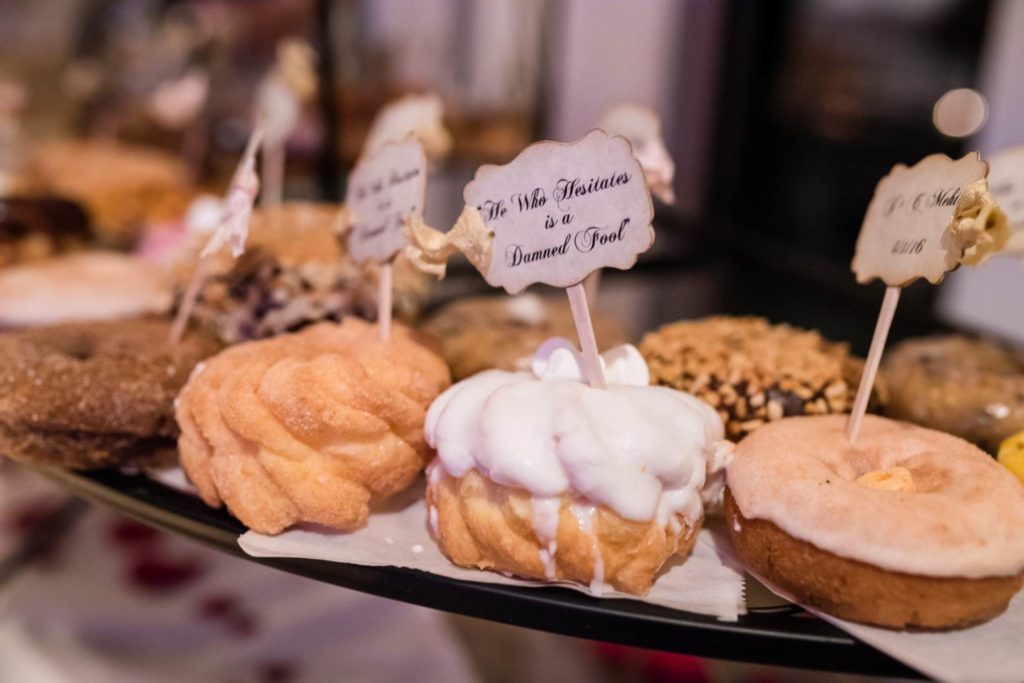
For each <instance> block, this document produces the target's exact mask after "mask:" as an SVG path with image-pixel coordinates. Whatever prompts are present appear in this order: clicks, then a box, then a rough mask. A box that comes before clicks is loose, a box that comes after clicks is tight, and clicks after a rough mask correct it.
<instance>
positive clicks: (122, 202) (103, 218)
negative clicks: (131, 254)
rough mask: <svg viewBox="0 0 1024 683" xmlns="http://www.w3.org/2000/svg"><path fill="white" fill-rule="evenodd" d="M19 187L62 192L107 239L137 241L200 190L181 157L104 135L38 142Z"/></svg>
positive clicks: (27, 190)
mask: <svg viewBox="0 0 1024 683" xmlns="http://www.w3.org/2000/svg"><path fill="white" fill-rule="evenodd" d="M16 183H17V185H18V187H19V188H20V189H21V190H22V191H23V192H24V193H25V194H27V195H31V196H38V195H58V196H61V197H66V198H68V199H71V200H74V201H76V202H78V203H79V204H81V205H82V206H84V207H85V208H86V210H87V211H88V212H89V214H90V216H91V218H92V223H93V227H94V228H95V230H96V233H97V236H98V238H99V240H100V241H101V243H103V244H106V245H108V246H112V247H124V246H130V245H132V244H134V243H135V241H136V240H137V239H138V237H139V235H140V234H141V233H142V231H143V229H144V227H145V226H146V224H147V223H152V222H159V221H162V220H170V219H176V218H180V217H181V216H182V215H184V213H185V210H186V209H187V208H188V204H189V202H190V201H191V199H192V197H193V195H194V194H195V188H194V186H193V184H192V178H191V173H190V171H189V169H188V167H187V166H186V165H185V163H184V162H182V161H181V160H179V159H176V158H174V157H173V156H171V155H169V154H165V153H164V152H161V151H159V150H156V149H151V148H147V147H143V146H137V145H127V144H124V143H114V142H107V141H101V140H90V141H82V140H57V141H50V142H46V143H43V144H40V145H37V146H36V147H35V148H34V149H33V151H32V154H31V155H30V158H29V159H28V163H27V166H26V168H25V170H24V171H23V172H22V174H21V176H20V177H19V178H17V179H16Z"/></svg>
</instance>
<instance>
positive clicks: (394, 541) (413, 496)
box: [238, 484, 746, 621]
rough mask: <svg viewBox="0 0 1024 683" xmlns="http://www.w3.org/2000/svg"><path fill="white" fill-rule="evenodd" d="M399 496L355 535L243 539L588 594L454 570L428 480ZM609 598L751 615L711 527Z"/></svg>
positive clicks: (302, 532) (296, 551) (247, 544)
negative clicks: (426, 496) (633, 589)
mask: <svg viewBox="0 0 1024 683" xmlns="http://www.w3.org/2000/svg"><path fill="white" fill-rule="evenodd" d="M400 498H401V500H399V501H396V502H394V503H393V504H391V505H389V506H388V507H387V508H386V509H381V510H376V511H374V513H373V514H371V515H370V519H369V522H368V523H367V525H366V526H365V527H364V528H362V529H360V530H358V531H356V532H353V533H347V534H346V533H340V532H333V531H330V530H324V529H316V528H311V527H301V528H295V529H291V530H289V531H286V532H284V533H282V534H280V535H278V536H266V535H263V534H257V533H254V532H252V531H249V532H247V533H245V534H243V535H242V536H241V537H240V538H239V539H238V545H239V546H241V548H242V550H244V551H245V552H246V553H247V554H249V555H251V556H253V557H301V558H306V559H315V560H325V561H327V562H344V563H348V564H358V565H364V566H369V567H404V568H408V569H419V570H421V571H425V572H430V573H432V574H438V575H440V576H446V577H448V578H451V579H459V580H462V581H476V582H479V583H497V584H503V585H506V586H525V587H544V586H551V585H557V586H561V587H566V588H572V589H575V590H578V591H580V592H583V593H586V594H588V595H589V594H590V591H589V589H588V588H587V587H585V586H580V585H577V584H573V583H568V582H558V583H555V584H551V583H545V582H541V581H528V580H522V579H516V578H511V577H507V576H504V575H502V574H498V573H495V572H488V571H478V570H475V569H463V568H461V567H456V566H455V565H453V564H452V563H451V562H449V561H448V559H447V558H446V557H445V556H444V555H442V554H441V551H440V550H439V549H438V547H437V544H436V543H435V542H434V540H433V539H432V538H431V537H430V533H429V532H428V530H427V521H426V520H427V512H426V506H425V503H424V501H423V489H422V484H420V485H417V486H415V487H413V488H412V489H411V490H410V491H407V492H406V494H404V495H402V496H400ZM601 597H603V598H627V599H631V600H640V601H642V602H646V603H649V604H653V605H660V606H662V607H668V608H671V609H678V610H684V611H687V612H695V613H697V614H706V615H710V616H714V617H717V618H718V619H721V620H723V621H736V620H737V618H738V617H739V615H740V614H744V613H745V612H746V601H745V599H744V594H743V576H742V573H741V572H739V571H737V570H736V569H734V568H733V567H732V566H729V565H727V564H726V563H724V562H723V561H722V558H721V556H720V555H719V553H718V552H717V550H716V543H715V540H714V537H713V535H712V534H711V532H709V531H707V530H702V531H701V532H700V536H699V538H698V540H697V544H696V546H695V547H694V550H693V553H692V554H691V555H690V557H689V558H687V559H686V561H685V562H683V561H681V558H676V559H674V560H670V562H669V564H668V569H667V570H666V571H664V572H663V573H662V574H661V576H660V577H659V578H658V579H657V581H656V582H655V584H654V586H653V587H652V588H651V591H650V592H649V593H648V594H647V595H646V596H643V597H638V596H635V595H630V594H627V593H620V592H618V591H615V590H612V589H611V588H610V587H609V588H608V589H607V590H606V592H605V593H604V594H603V595H602V596H601Z"/></svg>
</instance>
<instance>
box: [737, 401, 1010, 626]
mask: <svg viewBox="0 0 1024 683" xmlns="http://www.w3.org/2000/svg"><path fill="white" fill-rule="evenodd" d="M845 427H846V418H845V417H844V416H838V415H835V416H821V417H817V416H815V417H795V418H788V419H785V420H781V421H779V422H775V423H772V424H769V425H766V426H765V427H763V428H761V429H759V430H758V431H756V432H754V433H753V434H751V435H750V436H748V437H747V438H746V439H744V440H743V441H742V442H741V443H740V444H739V445H738V446H737V448H736V452H735V457H734V459H733V462H732V463H731V464H730V466H729V468H728V472H727V486H728V488H727V492H728V493H727V497H726V513H727V515H728V518H729V527H730V533H731V535H732V539H733V543H734V545H735V547H736V550H737V552H738V554H739V556H740V558H741V559H742V560H743V561H744V562H745V563H746V564H747V565H748V566H749V567H750V568H751V569H752V571H753V572H754V573H756V574H758V575H760V576H761V577H763V578H765V579H766V580H767V581H768V582H769V583H771V584H773V585H775V586H777V587H779V588H781V589H783V590H785V591H787V592H789V593H790V594H792V595H793V596H794V597H795V598H796V599H797V600H798V601H799V602H802V603H804V604H808V605H811V606H814V607H817V608H819V609H821V610H823V611H825V612H828V613H829V614H833V615H835V616H838V617H841V618H843V619H849V620H852V621H859V622H864V623H870V624H877V625H881V626H888V627H892V628H908V627H917V628H956V627H962V626H966V625H969V624H972V623H977V622H980V621H984V620H987V619H990V618H992V617H994V616H996V615H998V614H999V613H1001V612H1002V611H1003V610H1004V609H1005V608H1006V605H1007V603H1008V602H1009V600H1010V598H1011V597H1012V596H1013V595H1014V594H1015V593H1016V592H1017V591H1018V590H1019V589H1020V587H1021V582H1022V580H1024V573H1022V572H1024V534H1021V529H1022V528H1024V487H1022V486H1021V485H1020V484H1019V483H1018V482H1017V481H1016V480H1015V479H1014V478H1013V477H1012V476H1011V475H1010V474H1009V473H1007V472H1006V471H1005V470H1004V469H1003V468H1002V467H1000V466H999V465H998V464H996V463H995V462H994V461H993V460H992V459H991V458H989V457H988V456H987V455H985V453H984V452H982V451H981V450H979V449H978V448H976V447H975V446H972V445H971V444H969V443H967V442H966V441H963V440H961V439H958V438H956V437H954V436H950V435H948V434H943V433H941V432H936V431H933V430H930V429H924V428H922V427H917V426H914V425H910V424H907V423H904V422H896V421H894V420H889V419H886V418H881V417H875V416H871V415H868V416H866V417H865V418H864V423H863V428H862V430H861V434H860V436H859V438H858V440H857V442H856V443H855V444H851V443H850V442H849V441H848V440H847V438H846V434H845Z"/></svg>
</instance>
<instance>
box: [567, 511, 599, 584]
mask: <svg viewBox="0 0 1024 683" xmlns="http://www.w3.org/2000/svg"><path fill="white" fill-rule="evenodd" d="M572 514H573V516H575V517H576V523H577V524H579V527H580V531H582V532H583V533H584V534H586V535H587V536H589V537H590V547H591V552H592V553H593V556H594V578H593V579H592V580H591V581H590V592H591V593H593V594H594V595H596V596H598V597H600V596H601V595H604V590H605V586H604V558H603V557H602V556H601V544H600V543H598V541H597V533H596V532H595V531H594V517H596V516H597V508H596V507H594V506H593V505H588V506H581V505H575V504H574V505H573V506H572Z"/></svg>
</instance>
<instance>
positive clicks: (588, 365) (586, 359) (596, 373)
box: [565, 282, 608, 389]
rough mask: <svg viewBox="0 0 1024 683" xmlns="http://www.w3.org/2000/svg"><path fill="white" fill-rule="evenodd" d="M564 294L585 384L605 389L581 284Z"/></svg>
mask: <svg viewBox="0 0 1024 683" xmlns="http://www.w3.org/2000/svg"><path fill="white" fill-rule="evenodd" d="M565 293H566V294H568V295H569V307H570V308H572V318H573V321H574V322H575V323H576V334H577V336H578V337H579V339H580V346H581V347H582V348H581V351H583V372H584V373H585V374H586V376H587V384H589V385H590V386H592V387H594V388H595V389H607V388H608V383H607V382H606V381H605V379H604V369H603V368H602V367H601V356H600V355H599V354H598V351H597V339H596V338H595V336H594V325H593V323H591V321H590V309H589V308H588V307H587V292H586V290H585V289H584V288H583V283H582V282H579V283H576V284H575V285H573V286H571V287H569V288H567V289H566V290H565Z"/></svg>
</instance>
